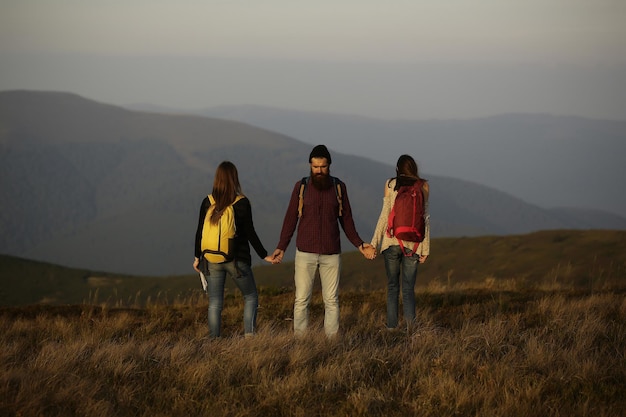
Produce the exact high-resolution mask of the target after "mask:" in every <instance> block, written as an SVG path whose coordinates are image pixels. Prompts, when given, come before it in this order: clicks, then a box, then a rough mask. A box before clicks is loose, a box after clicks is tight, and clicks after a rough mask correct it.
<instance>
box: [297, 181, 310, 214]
mask: <svg viewBox="0 0 626 417" xmlns="http://www.w3.org/2000/svg"><path fill="white" fill-rule="evenodd" d="M308 179H309V178H308V177H303V178H302V181H300V195H299V200H298V218H300V217H302V205H303V204H304V190H305V188H306V184H307V182H308Z"/></svg>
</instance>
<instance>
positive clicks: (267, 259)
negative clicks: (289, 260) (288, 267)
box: [263, 255, 278, 265]
mask: <svg viewBox="0 0 626 417" xmlns="http://www.w3.org/2000/svg"><path fill="white" fill-rule="evenodd" d="M263 260H264V261H265V262H269V263H271V264H272V265H274V264H277V263H278V262H276V260H275V259H274V255H267V256H266V257H265V258H263Z"/></svg>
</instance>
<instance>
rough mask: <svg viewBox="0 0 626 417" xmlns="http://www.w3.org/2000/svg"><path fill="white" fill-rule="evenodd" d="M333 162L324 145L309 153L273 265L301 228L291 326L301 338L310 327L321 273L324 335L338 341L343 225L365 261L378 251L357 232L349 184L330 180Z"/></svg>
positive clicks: (297, 247)
mask: <svg viewBox="0 0 626 417" xmlns="http://www.w3.org/2000/svg"><path fill="white" fill-rule="evenodd" d="M331 162H332V160H331V157H330V152H328V149H327V148H326V146H324V145H317V146H316V147H314V148H313V150H312V151H311V154H310V155H309V164H310V166H311V174H310V177H309V178H306V177H305V178H303V179H302V180H301V181H298V182H297V183H296V184H295V186H294V188H293V192H292V193H291V199H290V200H289V206H288V207H287V212H286V213H285V219H284V220H283V227H282V230H281V233H280V240H279V242H278V245H277V248H276V250H275V251H274V253H273V255H272V257H273V259H274V262H275V263H278V262H280V261H282V259H283V256H284V254H285V250H287V247H288V246H289V242H290V241H291V238H292V237H293V234H294V232H295V230H296V226H297V228H298V236H297V238H296V258H295V272H294V283H295V287H296V292H295V302H294V308H293V328H294V333H295V335H296V336H297V337H300V336H303V335H304V333H305V331H306V329H307V326H308V322H309V303H310V301H311V294H312V290H313V282H314V279H315V273H316V272H317V271H318V270H319V275H320V282H321V285H322V298H323V300H324V332H325V333H326V336H327V337H329V338H334V337H335V336H336V335H337V333H338V331H339V277H340V274H341V258H340V254H341V243H340V234H339V225H341V227H342V229H343V231H344V233H345V234H346V237H347V238H348V240H349V241H350V243H352V244H353V245H354V246H355V247H357V248H359V251H360V252H361V253H362V254H363V255H364V256H365V257H366V258H369V259H371V258H372V257H373V256H374V252H375V249H374V247H373V246H372V245H370V244H369V243H365V242H364V241H363V239H361V238H360V237H359V234H358V233H357V231H356V228H355V226H354V220H353V218H352V209H351V207H350V200H349V199H348V193H347V190H346V185H345V184H344V183H343V182H342V181H341V180H339V179H338V178H335V177H331V176H330V164H331ZM308 185H311V186H308Z"/></svg>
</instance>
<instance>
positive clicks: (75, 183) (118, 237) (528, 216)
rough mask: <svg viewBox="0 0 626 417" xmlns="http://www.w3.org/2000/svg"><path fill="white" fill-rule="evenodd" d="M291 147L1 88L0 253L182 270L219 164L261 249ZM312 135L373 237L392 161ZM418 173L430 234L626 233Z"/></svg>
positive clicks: (289, 176) (585, 214)
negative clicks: (245, 202) (226, 167)
mask: <svg viewBox="0 0 626 417" xmlns="http://www.w3.org/2000/svg"><path fill="white" fill-rule="evenodd" d="M224 117H226V116H224ZM496 120H497V121H498V123H499V124H501V125H502V126H501V129H502V131H507V124H511V126H510V128H511V129H513V130H515V129H516V128H517V125H516V124H515V119H513V120H511V119H510V118H507V117H503V118H502V119H498V118H496ZM491 122H493V120H491V121H490V123H491ZM468 123H474V124H479V125H480V123H481V122H480V121H471V122H468ZM598 123H600V122H598ZM607 123H609V122H607ZM610 129H612V128H610ZM274 130H276V129H274ZM323 130H324V129H323V128H321V127H320V132H322V131H323ZM298 139H301V140H304V138H301V137H298V138H294V137H290V136H287V135H286V134H282V133H276V132H275V131H270V130H265V129H262V128H260V127H255V126H252V125H251V124H246V123H242V122H238V121H230V120H225V119H224V118H220V119H218V118H211V117H204V116H198V115H195V116H194V115H175V114H159V113H151V112H144V111H133V110H128V109H124V108H121V107H116V106H111V105H107V104H102V103H98V102H94V101H90V100H87V99H84V98H81V97H79V96H76V95H72V94H66V93H52V92H32V91H6V92H0V199H1V200H0V208H1V211H0V236H1V237H0V253H4V254H8V255H14V256H19V257H23V258H28V259H38V260H43V261H48V262H54V263H57V264H62V265H67V266H72V267H80V268H89V269H91V270H103V271H110V272H123V273H131V274H148V275H169V274H182V273H189V272H190V271H191V270H190V268H191V262H192V260H193V236H194V233H195V228H196V225H197V221H198V209H199V205H200V202H201V200H202V198H203V197H204V196H205V195H206V194H207V193H208V192H210V188H211V184H212V179H213V178H212V177H213V173H214V170H215V167H216V166H217V164H219V162H221V161H222V160H226V159H228V160H231V161H233V162H234V163H235V164H236V165H237V167H238V168H239V173H240V179H241V181H242V186H243V189H244V192H245V193H246V195H247V196H248V197H249V198H250V200H251V202H252V207H253V215H254V220H255V225H256V228H257V231H258V232H259V235H260V236H261V239H262V241H263V242H264V244H265V246H266V248H267V249H268V251H270V252H271V251H272V250H273V249H274V247H275V245H276V243H277V239H278V234H279V232H280V227H281V223H282V218H283V215H284V210H285V207H286V205H287V201H288V198H289V195H290V193H291V190H292V188H293V186H294V184H295V183H296V181H298V180H299V179H300V178H301V177H303V176H305V175H307V174H308V154H309V152H310V149H311V144H310V143H305V142H303V141H300V140H298ZM308 139H309V142H311V138H308ZM316 139H319V141H318V142H325V143H326V144H327V145H328V146H329V148H330V149H331V152H332V154H333V164H332V166H331V172H332V174H333V175H336V176H338V177H340V178H341V179H343V180H344V181H345V182H346V183H347V186H348V195H349V198H350V202H351V204H352V206H353V210H354V214H355V221H356V224H357V229H358V230H359V232H360V234H361V237H362V238H363V239H365V240H369V239H370V238H371V233H372V231H373V227H374V224H375V222H376V219H377V217H378V213H379V210H380V205H381V198H382V191H383V190H382V187H383V184H384V181H385V179H386V178H388V177H391V176H392V175H393V173H394V169H393V165H392V164H393V163H394V162H395V158H397V156H394V158H393V161H392V162H391V163H388V164H385V163H382V162H379V161H375V160H373V159H372V158H364V157H363V156H356V154H360V153H362V152H363V149H361V148H362V146H356V147H355V149H354V152H351V154H348V153H346V152H341V150H342V149H343V148H341V147H340V146H345V145H340V144H341V143H343V142H340V141H333V140H330V139H329V138H325V137H324V136H323V135H321V134H320V135H318V136H316ZM382 145H384V142H383V143H382ZM367 146H370V145H367ZM371 146H376V148H375V149H376V152H379V151H380V149H383V148H384V146H382V147H381V146H380V144H377V145H374V144H372V145H371ZM373 149H374V148H373ZM381 152H382V151H381ZM407 152H408V153H411V151H410V150H407ZM396 153H397V152H396ZM493 157H494V158H495V157H496V156H493ZM620 157H621V155H619V156H616V158H620ZM529 163H530V161H529ZM425 166H426V167H427V166H428V165H426V164H425ZM608 168H609V166H608V165H607V169H608ZM622 169H623V168H622ZM423 175H424V176H426V177H427V178H428V179H429V180H430V184H431V190H432V192H431V203H430V211H431V219H432V234H433V236H434V237H443V236H476V235H486V234H519V233H525V232H530V231H535V230H541V229H558V228H568V229H576V228H583V229H587V228H589V229H593V228H607V229H625V228H626V220H625V219H624V218H623V217H620V216H618V215H615V214H611V213H607V212H603V211H600V210H586V209H585V210H583V209H582V208H585V207H588V205H586V204H581V205H580V206H578V207H576V206H574V207H572V208H568V209H550V210H548V209H544V208H540V207H538V206H536V205H532V204H529V203H526V202H525V201H523V200H522V199H520V198H518V197H516V196H514V195H511V194H508V193H504V192H502V191H498V190H496V189H494V188H490V187H487V186H484V185H480V184H478V183H475V182H470V181H467V180H461V179H456V178H453V177H451V176H439V175H434V174H431V172H429V170H428V169H425V170H424V172H423ZM620 181H622V179H620ZM555 191H556V190H555ZM593 191H594V190H589V193H592V192H593ZM614 191H615V190H614ZM616 192H617V191H616ZM581 200H583V199H581ZM344 243H345V242H344ZM293 245H294V243H293V242H292V245H291V249H292V250H293ZM344 250H346V251H347V250H355V249H354V248H353V247H351V246H349V245H344ZM433 251H436V248H433ZM255 258H256V257H255ZM257 262H258V261H257Z"/></svg>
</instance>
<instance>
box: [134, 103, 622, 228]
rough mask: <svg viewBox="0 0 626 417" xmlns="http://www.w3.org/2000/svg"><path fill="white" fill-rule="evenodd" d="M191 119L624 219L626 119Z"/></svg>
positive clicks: (233, 113) (236, 109) (269, 111)
mask: <svg viewBox="0 0 626 417" xmlns="http://www.w3.org/2000/svg"><path fill="white" fill-rule="evenodd" d="M133 108H135V107H133ZM136 108H140V109H144V110H145V109H147V108H149V109H151V110H153V111H159V109H158V107H154V106H136ZM160 111H167V112H170V113H172V112H175V111H178V112H180V110H172V109H169V110H166V109H160ZM187 112H189V110H187ZM193 113H195V114H199V115H203V116H209V117H220V118H225V119H229V120H237V121H241V122H245V123H249V124H252V125H254V126H258V127H261V128H264V129H269V130H272V131H275V132H280V133H282V134H285V135H288V136H291V137H294V138H298V139H299V140H302V141H304V142H307V143H311V144H316V143H319V142H323V143H332V144H333V147H334V149H336V150H337V151H339V152H344V153H348V154H352V155H356V156H363V157H366V158H370V159H373V160H376V161H379V162H382V163H385V164H392V165H393V164H395V161H396V160H397V158H398V156H399V155H400V154H402V153H409V154H411V155H413V156H414V157H415V158H416V159H417V160H418V162H419V164H420V167H421V168H422V169H423V170H424V171H425V172H428V173H429V174H431V175H442V176H447V177H454V178H461V179H465V180H468V181H471V182H476V183H479V184H483V185H486V186H489V187H492V188H495V189H497V190H500V191H504V192H507V193H509V194H512V195H515V196H516V197H519V198H521V199H522V200H524V201H526V202H529V203H532V204H536V205H539V206H540V207H543V208H554V207H579V208H592V209H598V210H604V211H610V212H613V213H615V214H618V215H620V216H622V217H626V193H622V192H620V190H622V189H624V188H626V164H624V163H623V155H625V154H626V121H616V120H594V119H587V118H582V117H565V116H551V115H546V114H503V115H498V116H493V117H487V118H480V119H471V120H381V119H373V118H365V117H357V116H351V115H341V114H330V113H316V112H302V111H294V110H285V109H277V108H268V107H259V106H230V107H219V108H210V109H204V110H196V111H194V112H193Z"/></svg>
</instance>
